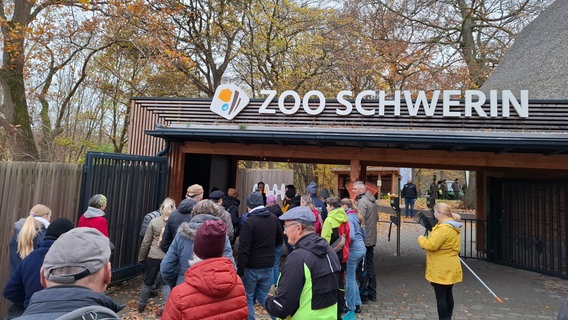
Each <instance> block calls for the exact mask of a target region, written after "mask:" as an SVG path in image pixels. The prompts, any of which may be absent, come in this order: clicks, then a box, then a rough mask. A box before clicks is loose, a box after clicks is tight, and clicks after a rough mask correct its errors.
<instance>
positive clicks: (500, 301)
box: [459, 257, 503, 304]
mask: <svg viewBox="0 0 568 320" xmlns="http://www.w3.org/2000/svg"><path fill="white" fill-rule="evenodd" d="M459 258H460V261H461V263H462V264H463V265H464V266H465V267H466V268H467V270H469V272H471V274H473V275H474V276H475V277H476V278H477V280H479V282H481V284H482V285H483V286H484V287H485V288H486V289H487V290H489V292H490V293H491V294H492V295H493V296H494V297H495V299H497V302H499V303H501V304H502V303H503V300H501V299H500V298H499V297H498V296H497V295H496V294H495V293H494V292H493V291H492V290H491V289H490V288H489V287H488V286H487V285H486V284H485V282H483V280H481V278H480V277H479V276H478V275H477V274H475V272H473V270H471V268H470V267H469V266H468V265H467V264H466V263H465V261H463V259H462V258H461V257H459Z"/></svg>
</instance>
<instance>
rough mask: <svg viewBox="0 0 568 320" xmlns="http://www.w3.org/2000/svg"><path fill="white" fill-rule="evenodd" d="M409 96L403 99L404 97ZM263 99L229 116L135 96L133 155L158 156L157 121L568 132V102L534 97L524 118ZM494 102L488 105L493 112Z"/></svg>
mask: <svg viewBox="0 0 568 320" xmlns="http://www.w3.org/2000/svg"><path fill="white" fill-rule="evenodd" d="M402 101H404V99H402ZM263 102H264V101H263V100H261V99H253V100H251V102H250V103H249V105H248V106H247V107H246V108H245V109H244V110H243V111H242V112H241V113H240V114H238V115H237V116H236V117H235V118H234V119H233V120H231V121H229V120H226V119H224V118H222V117H220V116H218V115H217V114H215V113H213V112H212V111H210V110H209V107H210V104H211V100H210V99H152V98H138V99H133V100H132V122H131V126H130V136H129V137H130V143H129V150H128V152H129V153H130V154H140V155H155V154H156V153H157V152H159V151H160V150H161V149H162V148H163V146H164V144H163V141H162V140H161V139H158V138H155V137H150V136H148V135H145V134H144V131H145V130H153V129H155V125H156V124H160V125H163V126H165V127H177V128H184V127H187V128H188V129H189V130H190V129H191V126H192V125H207V126H235V125H238V126H242V127H243V128H246V127H247V126H263V127H266V128H296V129H295V130H302V129H306V128H311V129H317V128H325V129H329V128H341V129H351V130H353V131H359V130H360V131H362V132H363V131H366V130H367V131H368V130H373V131H377V130H379V131H381V130H383V131H385V132H388V131H392V130H409V131H411V132H412V131H415V130H422V131H424V130H426V131H431V132H432V133H435V132H445V133H444V134H446V132H450V133H451V132H455V133H456V134H475V133H476V132H490V133H495V132H504V133H507V134H510V133H512V132H518V133H522V134H529V135H538V134H559V133H562V134H566V133H568V101H548V102H546V101H541V102H539V101H534V102H530V104H529V117H528V118H520V117H518V116H517V115H516V113H515V111H514V110H513V109H512V107H511V117H509V118H502V117H496V118H480V117H465V116H461V117H455V118H454V117H452V118H449V117H445V118H443V117H442V106H441V104H439V105H438V106H437V108H436V112H435V114H434V116H433V117H427V116H425V115H424V113H423V111H422V110H421V112H419V114H418V115H417V116H409V115H408V112H407V111H405V110H407V109H406V108H407V107H406V105H405V104H404V103H403V102H401V115H400V116H395V115H394V107H393V106H385V115H384V116H379V115H375V116H363V115H361V114H359V113H358V112H357V111H355V110H354V111H353V112H352V113H351V114H349V115H346V116H339V115H337V114H336V113H335V110H336V108H339V109H344V107H343V106H341V105H340V104H339V103H338V102H337V101H335V100H331V101H328V102H327V103H326V107H325V109H324V111H323V112H322V113H321V114H320V115H317V116H312V115H309V114H307V113H306V112H305V111H304V110H303V109H302V108H300V110H299V111H298V112H297V113H296V114H294V115H285V114H282V113H281V112H280V111H279V110H278V102H277V101H273V102H272V103H271V104H270V106H269V109H272V110H277V114H275V115H267V114H259V113H258V109H259V108H260V106H261V105H262V103H263ZM362 106H363V107H364V108H365V109H371V108H378V107H377V106H378V100H364V101H363V103H362ZM489 108H490V107H489V105H488V104H486V105H484V107H483V109H484V110H485V111H486V113H487V114H489ZM463 109H464V104H463V103H462V104H461V105H460V106H457V107H452V111H458V110H462V113H464V112H463Z"/></svg>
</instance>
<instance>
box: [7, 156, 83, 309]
mask: <svg viewBox="0 0 568 320" xmlns="http://www.w3.org/2000/svg"><path fill="white" fill-rule="evenodd" d="M82 169H83V166H82V165H77V164H64V163H34V162H0V225H1V226H2V227H3V231H2V233H1V234H0V239H1V242H0V243H1V245H0V250H1V253H0V270H2V272H0V289H2V290H3V289H4V286H5V285H6V281H7V280H8V276H9V274H10V272H9V270H10V258H9V256H10V255H9V249H8V243H9V242H10V239H11V237H12V236H13V235H14V223H15V222H16V221H17V220H18V219H20V218H23V217H27V216H28V213H29V210H30V209H31V207H32V206H34V205H35V204H37V203H42V204H45V205H46V206H48V207H49V208H51V211H52V217H51V218H52V220H53V219H54V218H59V217H65V218H68V219H70V220H71V221H73V222H74V223H76V222H77V219H78V217H79V197H80V192H81V179H82ZM7 306H8V302H7V301H6V299H4V297H2V298H1V299H0V315H2V317H1V318H4V315H5V314H6V311H7Z"/></svg>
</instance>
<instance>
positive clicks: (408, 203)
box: [401, 178, 418, 218]
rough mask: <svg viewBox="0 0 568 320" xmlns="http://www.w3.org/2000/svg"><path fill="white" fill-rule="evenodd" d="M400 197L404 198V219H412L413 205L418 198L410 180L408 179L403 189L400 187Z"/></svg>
mask: <svg viewBox="0 0 568 320" xmlns="http://www.w3.org/2000/svg"><path fill="white" fill-rule="evenodd" d="M401 196H402V197H403V198H404V205H405V207H406V210H405V211H404V217H405V218H414V203H415V202H416V198H418V190H416V185H415V184H414V183H412V178H408V180H407V181H406V184H405V185H404V187H402V192H401Z"/></svg>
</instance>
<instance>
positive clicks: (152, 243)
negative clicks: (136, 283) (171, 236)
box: [138, 198, 176, 312]
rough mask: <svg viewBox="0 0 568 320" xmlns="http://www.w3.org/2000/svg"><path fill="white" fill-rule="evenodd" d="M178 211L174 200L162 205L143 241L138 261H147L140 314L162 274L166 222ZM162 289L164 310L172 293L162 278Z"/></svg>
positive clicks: (139, 306)
mask: <svg viewBox="0 0 568 320" xmlns="http://www.w3.org/2000/svg"><path fill="white" fill-rule="evenodd" d="M175 209H176V203H175V201H174V200H173V199H170V198H166V199H165V200H164V202H162V204H161V205H160V209H159V212H160V215H159V216H157V217H155V218H154V219H152V220H150V224H149V225H148V228H147V229H146V234H145V235H144V239H143V240H142V245H141V247H140V254H139V255H138V261H139V262H142V261H146V266H145V272H144V283H143V284H142V291H141V292H140V299H139V300H138V312H143V311H144V310H145V309H146V305H147V304H148V298H149V297H150V293H151V292H152V287H153V286H154V283H155V282H156V278H157V277H158V273H159V272H160V263H161V262H162V259H164V256H165V255H166V254H165V253H164V252H163V251H162V249H160V242H161V241H162V234H163V232H164V228H165V226H166V221H168V218H169V217H170V214H171V213H172V212H173V211H174V210H175ZM160 287H161V289H162V309H163V307H164V305H165V304H166V301H167V300H168V295H169V293H170V286H168V285H167V284H166V283H165V282H164V281H163V280H162V279H161V277H160Z"/></svg>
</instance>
